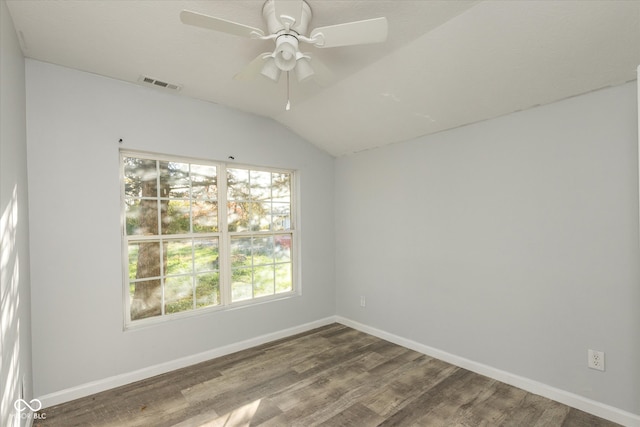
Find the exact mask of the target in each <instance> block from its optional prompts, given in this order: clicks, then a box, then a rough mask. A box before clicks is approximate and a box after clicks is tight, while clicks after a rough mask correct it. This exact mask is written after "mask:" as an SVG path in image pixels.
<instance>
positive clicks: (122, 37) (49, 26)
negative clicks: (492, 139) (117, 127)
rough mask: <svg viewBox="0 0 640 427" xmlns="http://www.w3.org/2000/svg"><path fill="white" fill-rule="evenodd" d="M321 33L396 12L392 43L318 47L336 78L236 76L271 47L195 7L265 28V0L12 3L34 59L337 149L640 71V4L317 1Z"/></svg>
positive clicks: (429, 129) (589, 0)
mask: <svg viewBox="0 0 640 427" xmlns="http://www.w3.org/2000/svg"><path fill="white" fill-rule="evenodd" d="M307 1H308V3H309V4H310V6H311V9H312V11H313V19H312V21H311V25H310V28H311V29H313V28H315V27H320V26H325V25H332V24H338V23H343V22H350V21H357V20H362V19H367V18H376V17H379V16H386V17H387V18H388V21H389V37H388V40H387V42H385V43H382V44H371V45H362V46H350V47H341V48H333V49H317V48H313V47H309V48H308V49H307V50H309V51H311V52H312V53H313V54H315V55H316V56H317V58H318V59H319V60H322V62H323V63H324V64H325V65H326V66H327V67H328V68H329V69H330V70H331V72H332V77H331V79H330V80H329V81H328V82H326V81H325V82H322V85H320V84H318V83H317V82H314V81H307V82H304V83H297V82H296V80H295V78H292V79H291V103H292V110H291V111H285V110H284V105H285V103H286V79H284V78H281V80H280V82H279V83H277V84H276V83H273V82H272V81H270V80H268V79H266V78H264V77H262V76H258V77H257V78H256V79H254V80H250V81H238V80H234V79H233V77H234V75H236V74H237V73H238V72H239V71H241V70H242V69H243V68H244V66H245V65H246V64H248V63H249V62H250V61H251V60H252V59H253V58H254V57H256V56H257V55H258V54H259V53H261V52H265V51H269V50H272V49H273V47H272V43H273V42H271V41H258V40H251V39H245V38H240V37H235V36H231V35H227V34H222V33H218V32H213V31H208V30H205V29H201V28H196V27H192V26H187V25H183V24H182V23H181V22H180V19H179V13H180V11H181V10H182V9H189V10H192V11H196V12H201V13H205V14H209V15H214V16H217V17H220V18H224V19H228V20H231V21H235V22H239V23H243V24H246V25H250V26H253V27H258V28H263V29H265V25H264V23H263V22H262V16H261V10H262V4H263V1H262V0H246V1H243V0H234V1H230V0H227V1H213V0H211V1H191V0H189V1H168V0H155V1H154V0H144V1H132V0H128V1H124V0H80V1H72V0H30V1H25V0H8V1H7V4H8V6H9V10H10V13H11V16H12V18H13V21H14V24H15V27H16V29H17V31H18V34H19V38H20V39H21V43H22V48H23V51H24V54H25V56H26V57H30V58H35V59H38V60H42V61H47V62H51V63H54V64H60V65H63V66H66V67H70V68H74V69H78V70H83V71H88V72H91V73H96V74H100V75H104V76H108V77H112V78H116V79H120V80H124V81H128V82H134V83H136V82H138V79H139V78H140V76H141V75H145V76H150V77H153V78H156V79H159V80H163V81H166V82H170V83H175V84H179V85H182V87H183V88H182V90H181V91H180V92H179V93H180V95H182V96H189V97H194V98H199V99H203V100H207V101H212V102H216V103H219V104H223V105H228V106H230V107H233V108H237V109H239V110H243V111H247V112H251V113H255V114H259V115H262V116H267V117H271V118H273V119H274V120H277V121H278V122H280V123H282V124H284V125H285V126H287V127H289V128H290V129H292V130H293V131H294V132H296V133H297V134H299V135H300V136H302V137H303V138H305V139H306V140H308V141H310V142H311V143H313V144H315V145H317V146H318V147H321V148H322V149H324V150H326V151H327V152H329V153H330V154H332V155H334V156H340V155H344V154H348V153H352V152H357V151H361V150H366V149H370V148H373V147H378V146H382V145H386V144H391V143H396V142H400V141H406V140H409V139H412V138H415V137H417V136H421V135H426V134H430V133H434V132H438V131H442V130H444V129H450V128H454V127H457V126H462V125H465V124H468V123H473V122H477V121H480V120H485V119H489V118H493V117H497V116H500V115H504V114H508V113H510V112H514V111H519V110H522V109H526V108H530V107H533V106H536V105H540V104H546V103H549V102H553V101H556V100H559V99H563V98H567V97H570V96H574V95H578V94H581V93H585V92H589V91H592V90H595V89H599V88H602V87H606V86H610V85H617V84H621V83H623V82H627V81H630V80H633V79H635V76H636V68H637V66H638V65H639V64H640V1H638V0H628V1H617V0H606V1H597V0H582V1H569V0H562V1H561V0H555V1H552V0H546V1H545V0H537V1H524V0H511V1H452V0H445V1H431V0H422V1H406V0H390V1H383V0H369V1H363V0H360V1H357V0H307Z"/></svg>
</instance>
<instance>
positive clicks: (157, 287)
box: [129, 279, 162, 320]
mask: <svg viewBox="0 0 640 427" xmlns="http://www.w3.org/2000/svg"><path fill="white" fill-rule="evenodd" d="M129 295H130V297H131V300H130V301H131V312H130V314H131V320H137V319H146V318H147V317H153V316H159V315H161V314H162V309H161V307H162V291H161V282H160V279H155V280H144V281H142V282H135V283H131V284H130V285H129Z"/></svg>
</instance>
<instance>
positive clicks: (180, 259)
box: [164, 239, 193, 275]
mask: <svg viewBox="0 0 640 427" xmlns="http://www.w3.org/2000/svg"><path fill="white" fill-rule="evenodd" d="M191 249H192V246H191V239H189V240H168V241H166V242H165V243H164V250H165V251H166V253H167V255H166V264H167V265H166V269H165V274H166V275H172V274H185V273H191V272H192V271H193V257H192V254H191Z"/></svg>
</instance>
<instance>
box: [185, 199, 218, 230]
mask: <svg viewBox="0 0 640 427" xmlns="http://www.w3.org/2000/svg"><path fill="white" fill-rule="evenodd" d="M191 206H192V210H193V232H194V233H213V232H216V231H218V203H216V202H204V201H193V203H192V205H191Z"/></svg>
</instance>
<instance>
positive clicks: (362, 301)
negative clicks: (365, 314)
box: [360, 295, 367, 307]
mask: <svg viewBox="0 0 640 427" xmlns="http://www.w3.org/2000/svg"><path fill="white" fill-rule="evenodd" d="M366 306H367V300H366V299H365V297H364V295H362V296H360V307H366Z"/></svg>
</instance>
